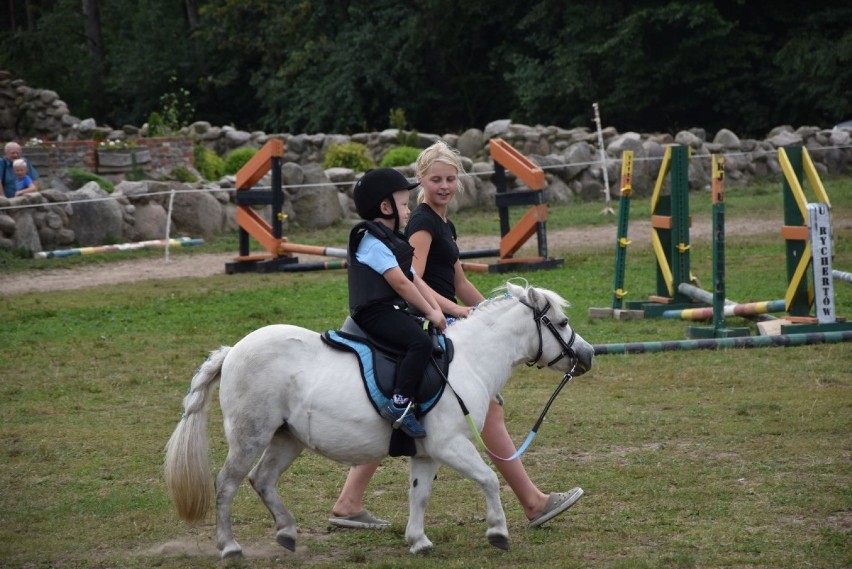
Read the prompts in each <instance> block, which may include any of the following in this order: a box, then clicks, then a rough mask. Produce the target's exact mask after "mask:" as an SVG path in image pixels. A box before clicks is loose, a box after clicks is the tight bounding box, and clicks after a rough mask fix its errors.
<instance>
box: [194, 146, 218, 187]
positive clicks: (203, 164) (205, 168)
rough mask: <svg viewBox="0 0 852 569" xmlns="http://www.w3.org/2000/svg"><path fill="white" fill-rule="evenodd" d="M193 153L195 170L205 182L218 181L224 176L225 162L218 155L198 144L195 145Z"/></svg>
mask: <svg viewBox="0 0 852 569" xmlns="http://www.w3.org/2000/svg"><path fill="white" fill-rule="evenodd" d="M193 153H194V154H195V169H196V170H198V172H199V173H200V174H201V175H202V176H203V177H204V179H205V180H218V179H219V178H221V177H222V176H223V175H224V173H225V161H224V160H222V158H221V157H220V156H219V155H218V154H216V153H215V152H213V151H212V150H210V149H209V148H207V147H206V146H202V145H200V144H196V145H195V147H194V148H193Z"/></svg>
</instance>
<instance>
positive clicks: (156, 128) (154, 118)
mask: <svg viewBox="0 0 852 569" xmlns="http://www.w3.org/2000/svg"><path fill="white" fill-rule="evenodd" d="M169 134H170V133H169V131H168V129H167V128H166V123H165V122H164V121H163V115H161V114H160V113H158V112H157V111H154V112H152V113H151V114H150V115H148V136H150V137H151V138H155V137H158V136H168V135H169Z"/></svg>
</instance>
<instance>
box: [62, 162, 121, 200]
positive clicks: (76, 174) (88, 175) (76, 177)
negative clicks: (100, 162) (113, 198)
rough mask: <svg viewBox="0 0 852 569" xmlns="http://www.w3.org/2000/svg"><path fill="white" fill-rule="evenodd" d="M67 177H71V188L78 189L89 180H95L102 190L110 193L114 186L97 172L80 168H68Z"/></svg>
mask: <svg viewBox="0 0 852 569" xmlns="http://www.w3.org/2000/svg"><path fill="white" fill-rule="evenodd" d="M67 172H68V177H69V178H70V179H71V186H72V189H75V190H79V189H80V188H82V187H83V186H85V185H86V184H88V183H89V182H96V183H97V184H98V185H99V186H100V187H101V189H102V190H103V191H105V192H106V193H108V194H111V193H112V192H113V190H115V186H114V185H113V184H112V182H110V181H109V180H106V179H104V178H102V177H100V176H98V175H97V174H94V173H92V172H89V171H88V170H83V169H82V168H68V170H67Z"/></svg>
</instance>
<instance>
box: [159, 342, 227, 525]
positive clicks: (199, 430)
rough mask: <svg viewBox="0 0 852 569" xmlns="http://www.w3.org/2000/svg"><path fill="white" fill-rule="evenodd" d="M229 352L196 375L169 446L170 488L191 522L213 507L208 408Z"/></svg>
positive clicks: (221, 351) (211, 360)
mask: <svg viewBox="0 0 852 569" xmlns="http://www.w3.org/2000/svg"><path fill="white" fill-rule="evenodd" d="M229 350H230V348H228V347H225V346H223V347H221V348H219V350H217V351H215V352H211V353H210V357H208V358H207V361H206V362H204V364H202V366H201V367H200V368H199V369H198V371H197V372H196V373H195V377H193V378H192V384H191V386H190V388H189V393H187V395H186V397H184V399H183V409H184V413H183V417H181V420H180V422H179V423H178V425H177V427H176V428H175V431H174V433H172V436H171V438H170V439H169V442H168V443H167V444H166V459H165V463H164V474H165V479H166V488H167V489H168V490H169V495H170V496H171V498H172V502H173V503H174V505H175V508H176V509H177V513H178V515H179V516H180V517H181V518H183V519H184V520H186V521H188V522H197V521H199V520H202V519H203V518H204V516H206V515H207V510H208V509H209V507H210V496H211V495H212V493H213V483H212V481H211V474H210V464H209V462H208V456H207V455H208V442H207V407H208V406H209V404H210V400H211V398H212V395H213V385H214V384H215V383H216V381H217V380H218V379H219V376H220V374H221V372H222V362H223V361H224V360H225V356H226V355H227V354H228V351H229Z"/></svg>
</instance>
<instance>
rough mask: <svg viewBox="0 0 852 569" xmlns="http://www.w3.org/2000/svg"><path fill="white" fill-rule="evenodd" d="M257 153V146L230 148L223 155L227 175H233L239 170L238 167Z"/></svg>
mask: <svg viewBox="0 0 852 569" xmlns="http://www.w3.org/2000/svg"><path fill="white" fill-rule="evenodd" d="M255 154H257V148H252V147H250V146H246V147H243V148H237V149H236V150H232V151H231V152H230V153H228V155H227V156H225V166H224V171H225V174H227V175H229V176H230V175H233V174H236V173H237V172H239V171H240V168H242V167H243V166H245V165H246V162H248V161H249V160H251V159H252V157H254V155H255Z"/></svg>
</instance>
